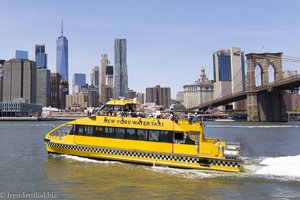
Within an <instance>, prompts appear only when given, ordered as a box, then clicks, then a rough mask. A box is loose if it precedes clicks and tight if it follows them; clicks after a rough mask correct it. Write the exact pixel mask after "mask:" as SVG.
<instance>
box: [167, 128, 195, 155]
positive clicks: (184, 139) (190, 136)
mask: <svg viewBox="0 0 300 200" xmlns="http://www.w3.org/2000/svg"><path fill="white" fill-rule="evenodd" d="M198 152H199V133H196V132H195V133H194V132H193V133H188V132H174V134H173V153H175V154H187V155H198Z"/></svg>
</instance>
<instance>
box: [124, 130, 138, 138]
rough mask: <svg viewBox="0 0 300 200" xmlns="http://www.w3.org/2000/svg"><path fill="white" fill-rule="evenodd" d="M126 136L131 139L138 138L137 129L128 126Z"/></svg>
mask: <svg viewBox="0 0 300 200" xmlns="http://www.w3.org/2000/svg"><path fill="white" fill-rule="evenodd" d="M126 138H127V139H130V140H135V139H136V129H132V128H128V129H127V130H126Z"/></svg>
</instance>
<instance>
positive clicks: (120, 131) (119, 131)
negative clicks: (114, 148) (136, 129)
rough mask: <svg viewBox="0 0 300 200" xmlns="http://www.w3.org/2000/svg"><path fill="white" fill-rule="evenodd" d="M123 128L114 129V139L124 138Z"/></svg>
mask: <svg viewBox="0 0 300 200" xmlns="http://www.w3.org/2000/svg"><path fill="white" fill-rule="evenodd" d="M125 130H126V129H125V128H116V135H115V137H116V138H120V139H123V138H125Z"/></svg>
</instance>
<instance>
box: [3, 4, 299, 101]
mask: <svg viewBox="0 0 300 200" xmlns="http://www.w3.org/2000/svg"><path fill="white" fill-rule="evenodd" d="M0 3H1V5H2V8H3V9H2V17H1V19H0V26H1V30H0V35H1V37H0V44H1V49H0V59H5V60H9V59H11V58H14V53H15V50H17V49H20V50H26V51H28V52H29V59H30V60H35V59H34V56H35V54H34V47H35V45H36V44H45V45H46V49H47V54H48V69H50V70H51V72H55V71H56V69H55V68H56V38H57V36H58V35H59V33H60V21H61V18H63V19H64V35H66V36H67V38H68V40H69V79H70V78H71V76H72V75H73V74H74V73H85V74H86V75H87V77H88V78H89V77H90V76H89V75H90V73H91V71H92V68H93V67H94V66H95V65H99V60H100V55H101V54H103V53H107V54H108V56H109V57H110V58H113V55H114V39H115V38H126V40H127V65H128V79H129V81H128V82H129V89H133V90H135V91H137V92H143V93H144V92H145V88H146V87H153V86H155V85H158V84H159V85H161V86H162V87H171V90H172V97H174V96H175V95H176V92H178V91H181V90H183V85H185V84H189V83H193V81H194V80H195V79H197V78H198V77H199V75H200V71H201V69H202V67H204V68H205V70H206V72H207V76H208V78H209V79H210V80H211V79H213V75H212V74H213V59H212V54H213V52H215V51H217V50H221V49H229V48H231V47H241V49H242V51H244V52H245V54H246V53H251V52H283V53H284V54H285V55H289V56H296V57H300V47H299V45H295V44H297V43H298V41H299V40H300V22H299V21H298V20H296V19H299V17H300V13H299V12H298V7H299V6H300V2H298V1H291V0H288V1H284V2H282V1H273V2H272V4H269V2H261V1H257V0H254V1H250V2H243V3H241V2H240V1H228V2H223V1H214V2H211V1H196V0H190V1H176V0H175V1H171V0H167V1H163V2H161V1H156V0H154V1H150V2H148V1H137V0H128V1H116V0H115V1H114V0H113V1H93V0H91V1H88V3H87V2H86V1H79V0H77V1H57V0H54V1H51V2H45V1H31V0H29V1H26V3H20V1H16V0H12V1H6V0H0ZM100 8H101V9H100ZM53 11H55V12H53ZM283 67H284V69H289V67H290V66H289V63H287V64H286V65H285V63H284V66H283ZM290 68H291V69H299V65H297V68H296V67H295V65H293V67H290ZM87 82H88V83H90V80H89V79H88V80H87Z"/></svg>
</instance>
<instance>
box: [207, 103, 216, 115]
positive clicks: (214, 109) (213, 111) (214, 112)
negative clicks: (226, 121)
mask: <svg viewBox="0 0 300 200" xmlns="http://www.w3.org/2000/svg"><path fill="white" fill-rule="evenodd" d="M206 113H209V114H212V115H216V114H218V113H219V109H218V108H216V107H214V106H213V105H209V106H208V109H207V110H206Z"/></svg>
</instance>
